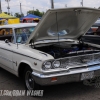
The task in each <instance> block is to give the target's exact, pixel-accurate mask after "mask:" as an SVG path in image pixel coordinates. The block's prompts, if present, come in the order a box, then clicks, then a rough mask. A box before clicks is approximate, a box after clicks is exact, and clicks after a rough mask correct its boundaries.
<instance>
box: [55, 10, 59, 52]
mask: <svg viewBox="0 0 100 100" xmlns="http://www.w3.org/2000/svg"><path fill="white" fill-rule="evenodd" d="M57 20H58V17H57V12H56V24H57V33H58V21H57ZM58 43H59V51H60V41H59V33H58Z"/></svg>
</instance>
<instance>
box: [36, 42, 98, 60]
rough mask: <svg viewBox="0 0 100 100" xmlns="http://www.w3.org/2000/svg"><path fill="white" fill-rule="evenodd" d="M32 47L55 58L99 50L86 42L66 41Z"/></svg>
mask: <svg viewBox="0 0 100 100" xmlns="http://www.w3.org/2000/svg"><path fill="white" fill-rule="evenodd" d="M34 49H37V50H39V51H42V52H45V53H48V54H50V55H52V56H53V57H54V58H55V59H57V58H62V57H68V56H77V55H83V54H91V53H96V52H99V49H98V48H95V47H92V46H89V45H88V44H84V43H77V44H68V43H66V42H62V43H54V44H51V45H45V46H41V47H34Z"/></svg>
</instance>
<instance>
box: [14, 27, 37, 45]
mask: <svg viewBox="0 0 100 100" xmlns="http://www.w3.org/2000/svg"><path fill="white" fill-rule="evenodd" d="M34 29H35V26H32V27H22V28H16V29H15V35H16V42H17V43H22V44H23V43H26V41H27V40H28V38H29V36H30V35H31V33H32V32H33V31H34Z"/></svg>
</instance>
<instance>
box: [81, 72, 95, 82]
mask: <svg viewBox="0 0 100 100" xmlns="http://www.w3.org/2000/svg"><path fill="white" fill-rule="evenodd" d="M93 76H94V71H92V72H86V73H82V75H81V80H86V79H91V78H93Z"/></svg>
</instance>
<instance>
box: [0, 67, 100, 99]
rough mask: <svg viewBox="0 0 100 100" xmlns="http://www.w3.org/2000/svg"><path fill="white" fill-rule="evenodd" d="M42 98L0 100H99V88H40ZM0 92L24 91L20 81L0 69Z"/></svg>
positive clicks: (68, 84)
mask: <svg viewBox="0 0 100 100" xmlns="http://www.w3.org/2000/svg"><path fill="white" fill-rule="evenodd" d="M42 88H43V89H44V96H43V97H30V96H23V97H6V96H3V97H2V96H1V97H0V100H100V88H94V87H93V86H92V87H90V86H85V85H83V83H82V82H80V83H67V84H61V85H56V86H46V87H42ZM0 90H24V85H23V82H22V80H21V79H19V78H17V77H16V76H14V75H12V74H11V73H9V72H7V71H5V70H3V69H0Z"/></svg>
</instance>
